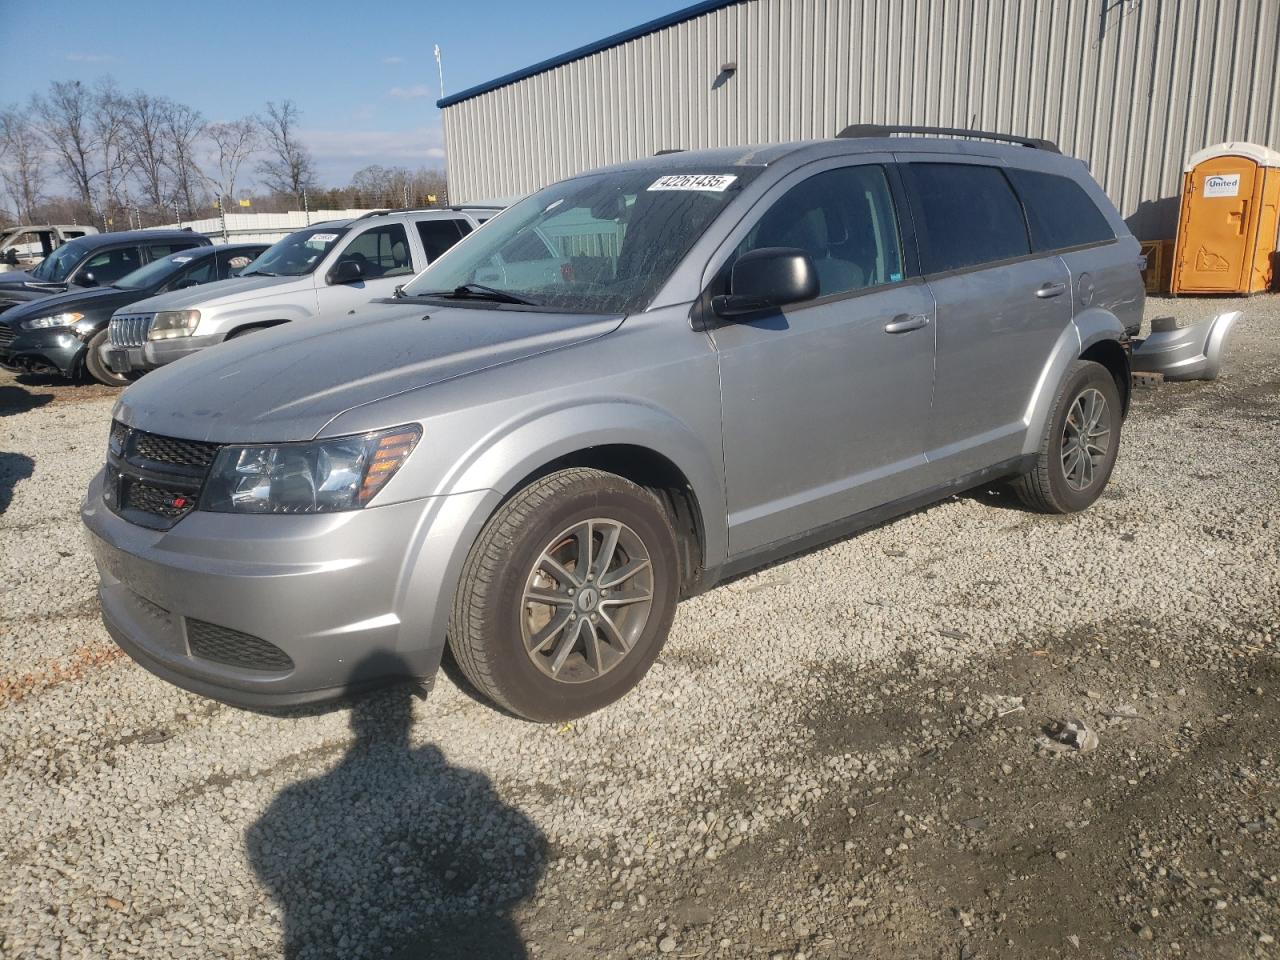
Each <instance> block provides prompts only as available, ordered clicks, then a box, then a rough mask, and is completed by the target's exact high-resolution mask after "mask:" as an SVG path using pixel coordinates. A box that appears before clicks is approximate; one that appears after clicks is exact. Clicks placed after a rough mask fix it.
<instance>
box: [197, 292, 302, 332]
mask: <svg viewBox="0 0 1280 960" xmlns="http://www.w3.org/2000/svg"><path fill="white" fill-rule="evenodd" d="M313 316H315V311H314V310H310V309H308V308H307V307H305V306H303V305H302V304H300V303H298V302H296V301H294V302H289V301H281V300H271V301H267V302H265V303H249V304H245V305H244V306H243V307H236V308H234V309H231V310H227V311H225V312H222V311H220V312H218V313H215V314H212V315H211V316H210V317H209V318H208V319H207V320H206V319H205V318H204V317H201V318H200V323H199V325H198V326H197V327H196V335H198V336H205V335H208V334H222V335H223V336H227V335H229V334H231V333H233V332H235V331H236V330H239V329H240V328H242V327H258V326H264V325H268V326H276V325H278V324H281V323H290V322H292V321H294V320H308V319H310V318H311V317H313Z"/></svg>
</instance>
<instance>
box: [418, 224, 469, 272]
mask: <svg viewBox="0 0 1280 960" xmlns="http://www.w3.org/2000/svg"><path fill="white" fill-rule="evenodd" d="M457 224H458V221H456V220H419V221H418V224H417V226H418V236H419V237H420V238H421V239H422V249H423V250H425V251H426V253H427V263H432V262H433V261H434V260H435V259H436V257H438V256H440V254H442V253H444V252H445V251H446V250H448V249H449V248H450V247H452V246H453V245H454V244H455V243H457V242H458V241H459V240H461V239H462V233H461V232H459V230H458V226H457Z"/></svg>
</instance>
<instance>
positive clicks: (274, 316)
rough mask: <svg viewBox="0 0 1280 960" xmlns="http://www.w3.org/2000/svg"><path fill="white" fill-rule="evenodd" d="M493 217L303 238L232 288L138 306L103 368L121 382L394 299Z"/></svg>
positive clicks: (393, 217) (405, 215)
mask: <svg viewBox="0 0 1280 960" xmlns="http://www.w3.org/2000/svg"><path fill="white" fill-rule="evenodd" d="M493 212H494V210H493V209H492V208H487V207H485V208H481V207H477V208H463V207H458V208H452V209H448V210H410V211H378V212H376V213H367V214H365V215H364V216H362V217H358V218H356V219H354V220H333V221H330V222H328V223H320V224H316V225H315V226H311V227H307V228H306V229H305V230H298V231H296V232H294V233H291V234H289V235H288V236H287V237H285V238H284V239H282V240H280V241H278V242H277V243H275V244H274V245H273V246H271V248H270V249H268V250H267V251H266V252H265V253H263V255H262V256H261V257H260V258H259V259H258V260H257V261H255V262H254V263H252V264H250V265H249V268H248V269H247V270H245V271H244V272H243V273H242V274H241V275H240V278H239V279H238V280H237V281H236V282H235V283H228V284H222V285H220V286H218V287H216V288H213V289H210V290H191V291H179V292H175V293H168V294H165V295H163V296H160V297H156V298H154V299H151V300H147V301H145V302H143V303H138V304H134V305H133V306H132V307H130V310H129V318H128V319H129V323H128V325H127V327H126V325H124V324H121V325H120V329H119V330H118V331H117V333H116V334H114V335H113V338H112V341H111V344H110V346H108V347H107V348H106V350H105V351H104V353H103V362H104V364H105V365H106V366H107V367H108V368H109V369H111V370H112V371H114V372H116V373H117V374H120V375H128V374H131V373H132V374H136V373H144V372H146V371H147V370H154V369H155V368H156V367H159V366H163V365H164V364H166V363H171V362H172V361H174V360H177V359H178V358H179V357H185V356H189V355H191V354H193V353H197V352H199V351H201V350H203V349H205V348H206V347H211V346H213V345H214V344H217V343H222V342H223V341H224V340H231V339H234V338H236V337H240V336H244V335H245V334H248V333H256V332H257V331H260V330H265V329H267V328H268V327H275V326H280V325H282V324H286V323H294V322H297V321H299V320H311V319H313V318H315V317H317V316H324V315H331V316H339V315H340V316H347V315H350V314H352V313H355V312H357V311H358V310H359V308H362V307H363V306H364V305H365V304H367V303H368V302H369V301H370V300H373V299H374V298H377V297H387V296H390V295H391V294H392V293H393V292H394V291H395V288H396V287H397V286H398V285H399V284H402V283H404V282H405V281H407V280H409V279H410V278H411V277H412V276H413V275H414V274H416V273H421V272H422V271H423V270H424V269H426V267H427V265H428V264H429V263H433V262H435V260H436V259H437V258H439V257H440V256H441V255H443V254H444V252H445V251H446V250H448V249H449V248H450V247H451V246H453V245H454V244H455V243H457V242H458V241H459V240H461V239H462V238H463V237H465V236H466V235H467V234H469V233H470V232H471V231H472V230H474V229H475V228H476V227H478V226H479V225H480V219H479V218H480V217H482V216H486V215H492V214H493ZM360 312H363V311H360Z"/></svg>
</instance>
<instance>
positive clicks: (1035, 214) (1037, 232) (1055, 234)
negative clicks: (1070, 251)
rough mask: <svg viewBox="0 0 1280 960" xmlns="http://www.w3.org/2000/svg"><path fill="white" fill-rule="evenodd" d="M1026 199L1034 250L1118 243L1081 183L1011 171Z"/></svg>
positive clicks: (1063, 178)
mask: <svg viewBox="0 0 1280 960" xmlns="http://www.w3.org/2000/svg"><path fill="white" fill-rule="evenodd" d="M1008 173H1009V179H1010V180H1012V181H1013V186H1014V188H1015V189H1016V190H1017V191H1018V194H1019V195H1020V196H1021V197H1022V205H1023V206H1024V207H1025V208H1026V211H1027V223H1028V224H1029V225H1030V226H1031V246H1032V248H1033V249H1034V250H1036V251H1037V252H1038V251H1041V250H1061V249H1062V248H1063V247H1076V246H1080V245H1081V244H1086V243H1100V242H1104V241H1107V240H1114V239H1115V238H1116V233H1115V231H1114V230H1112V229H1111V224H1109V223H1107V218H1106V217H1104V216H1103V215H1102V211H1101V210H1099V209H1098V206H1097V204H1095V203H1094V202H1093V200H1092V199H1090V197H1089V194H1087V193H1085V191H1084V188H1083V187H1081V186H1080V184H1078V183H1076V182H1075V181H1074V180H1072V179H1070V178H1068V177H1058V176H1055V175H1053V174H1052V173H1037V172H1036V171H1034V170H1010V171H1008Z"/></svg>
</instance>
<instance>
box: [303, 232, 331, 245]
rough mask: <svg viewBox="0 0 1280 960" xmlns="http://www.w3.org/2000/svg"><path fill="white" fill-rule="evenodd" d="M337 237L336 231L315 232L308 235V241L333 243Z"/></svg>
mask: <svg viewBox="0 0 1280 960" xmlns="http://www.w3.org/2000/svg"><path fill="white" fill-rule="evenodd" d="M337 239H338V235H337V234H336V233H313V234H312V235H311V236H309V237H307V243H333V241H335V240H337Z"/></svg>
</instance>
